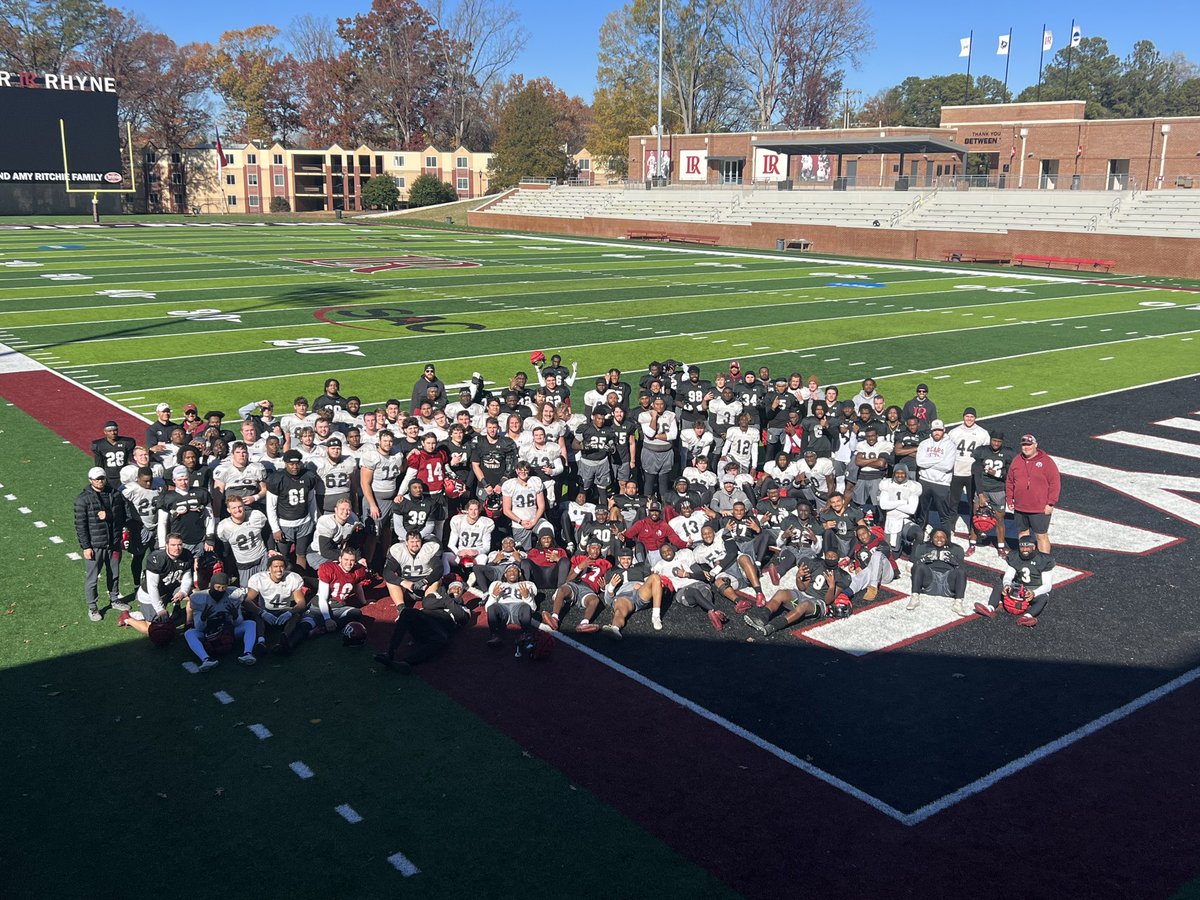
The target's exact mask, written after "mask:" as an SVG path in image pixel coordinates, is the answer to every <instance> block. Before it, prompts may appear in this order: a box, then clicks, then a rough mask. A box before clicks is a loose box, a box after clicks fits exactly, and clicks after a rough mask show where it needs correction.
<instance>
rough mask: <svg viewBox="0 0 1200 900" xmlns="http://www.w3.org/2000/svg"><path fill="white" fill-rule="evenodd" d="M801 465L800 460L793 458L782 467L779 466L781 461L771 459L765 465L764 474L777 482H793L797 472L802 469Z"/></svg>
mask: <svg viewBox="0 0 1200 900" xmlns="http://www.w3.org/2000/svg"><path fill="white" fill-rule="evenodd" d="M800 465H801V462H800V460H793V461H792V462H789V463H788V464H787V465H786V466H784V467H783V468H782V469H781V468H779V463H777V462H775V460H771V461H770V462H769V463H767V464H766V465H764V466H763V474H765V475H766V476H767V477H768V478H770V479H772V480H773V481H774V482H775V483H776V484H780V485H786V484H791V483H792V480H793V479H794V478H795V477H796V473H797V472H799V471H800Z"/></svg>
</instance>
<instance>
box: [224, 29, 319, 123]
mask: <svg viewBox="0 0 1200 900" xmlns="http://www.w3.org/2000/svg"><path fill="white" fill-rule="evenodd" d="M279 35H280V32H279V29H278V28H276V27H275V26H274V25H252V26H251V27H249V28H246V29H242V30H235V31H226V32H225V33H224V34H222V35H221V40H220V42H219V43H218V44H217V48H216V51H215V52H214V54H213V61H212V66H213V71H214V81H213V85H214V87H215V88H216V91H217V93H218V94H220V96H221V99H222V100H223V101H224V103H225V110H226V115H227V127H228V128H229V130H230V133H231V134H233V135H235V136H237V137H240V138H242V139H244V140H247V141H255V140H259V141H272V140H275V139H279V140H284V141H286V140H287V139H288V137H289V136H290V135H291V134H294V133H295V132H296V130H297V129H298V127H299V118H300V114H299V106H300V101H299V98H298V97H297V95H296V81H297V74H298V72H297V65H296V61H295V60H294V59H292V58H291V57H290V56H288V55H286V54H285V53H284V52H283V50H282V49H281V48H280V47H279V46H278V39H279Z"/></svg>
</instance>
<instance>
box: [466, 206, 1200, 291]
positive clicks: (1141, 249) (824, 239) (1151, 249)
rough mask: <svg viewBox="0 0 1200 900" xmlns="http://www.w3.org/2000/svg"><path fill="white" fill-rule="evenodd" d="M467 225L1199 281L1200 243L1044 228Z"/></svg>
mask: <svg viewBox="0 0 1200 900" xmlns="http://www.w3.org/2000/svg"><path fill="white" fill-rule="evenodd" d="M467 223H468V224H469V225H472V226H476V227H480V228H500V229H510V230H514V231H534V232H543V233H547V234H571V235H578V236H581V237H589V238H620V237H624V236H625V235H626V234H627V233H628V232H630V231H647V230H650V231H653V230H657V229H661V230H663V231H666V232H671V233H675V234H679V233H686V234H694V235H697V236H701V237H715V238H717V239H718V240H719V241H720V243H721V244H722V245H724V246H727V247H744V248H750V249H770V250H773V249H775V241H776V240H777V239H780V238H784V239H792V238H805V239H807V240H810V241H812V250H811V251H810V252H812V253H815V254H820V253H833V254H838V255H842V256H862V257H874V258H884V259H897V260H916V259H926V260H928V259H936V260H940V259H943V258H944V257H945V255H946V254H947V253H962V254H964V255H976V256H991V255H997V256H1009V257H1011V256H1014V255H1018V254H1030V255H1037V256H1071V257H1084V258H1088V259H1112V260H1116V263H1117V267H1116V270H1115V271H1117V272H1124V273H1127V274H1137V275H1165V276H1170V277H1176V278H1200V240H1195V239H1190V238H1175V237H1141V236H1134V235H1115V234H1082V233H1078V234H1077V233H1070V232H1051V231H1012V232H1008V233H1007V234H967V233H958V232H951V231H910V230H905V229H892V228H838V227H835V226H831V225H795V224H792V225H776V224H763V223H755V224H753V225H716V224H694V223H686V222H653V221H649V220H643V219H599V218H597V219H580V220H574V219H549V218H547V219H543V218H538V217H536V216H512V215H503V214H495V213H492V214H487V213H478V212H471V213H468V214H467Z"/></svg>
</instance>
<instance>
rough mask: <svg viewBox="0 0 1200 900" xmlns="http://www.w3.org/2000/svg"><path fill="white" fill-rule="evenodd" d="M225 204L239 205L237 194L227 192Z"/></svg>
mask: <svg viewBox="0 0 1200 900" xmlns="http://www.w3.org/2000/svg"><path fill="white" fill-rule="evenodd" d="M225 205H226V206H237V194H226V195H225Z"/></svg>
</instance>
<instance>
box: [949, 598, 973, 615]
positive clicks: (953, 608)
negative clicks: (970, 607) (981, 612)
mask: <svg viewBox="0 0 1200 900" xmlns="http://www.w3.org/2000/svg"><path fill="white" fill-rule="evenodd" d="M950 612H952V613H954V614H955V615H956V616H966V615H970V613H968V612H967V611H966V609H964V608H963V602H962V601H961V600H959V599H957V598H955V600H954V602H953V603H951V604H950Z"/></svg>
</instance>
